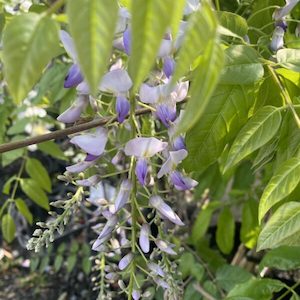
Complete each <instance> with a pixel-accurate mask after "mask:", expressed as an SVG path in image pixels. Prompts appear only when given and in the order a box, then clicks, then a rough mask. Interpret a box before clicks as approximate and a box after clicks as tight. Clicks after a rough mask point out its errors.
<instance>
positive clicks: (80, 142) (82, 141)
mask: <svg viewBox="0 0 300 300" xmlns="http://www.w3.org/2000/svg"><path fill="white" fill-rule="evenodd" d="M106 142H107V131H106V129H104V128H102V127H98V128H97V129H96V131H95V133H86V134H81V135H78V136H75V137H73V138H71V140H70V143H72V144H74V145H77V146H78V147H79V148H81V149H82V150H84V151H85V152H87V153H89V154H92V155H95V156H99V155H101V154H102V153H103V152H104V149H105V146H106Z"/></svg>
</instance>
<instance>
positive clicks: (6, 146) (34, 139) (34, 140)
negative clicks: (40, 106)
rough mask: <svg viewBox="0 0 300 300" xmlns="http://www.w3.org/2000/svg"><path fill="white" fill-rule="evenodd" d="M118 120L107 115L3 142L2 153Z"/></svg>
mask: <svg viewBox="0 0 300 300" xmlns="http://www.w3.org/2000/svg"><path fill="white" fill-rule="evenodd" d="M149 112H151V110H150V109H149V108H142V109H138V110H137V111H136V113H135V114H136V115H137V116H140V115H144V114H147V113H149ZM116 120H117V118H116V117H106V118H101V119H95V120H93V121H90V122H86V123H83V124H80V125H75V126H72V127H68V128H66V129H61V130H56V131H53V132H50V133H47V134H43V135H39V136H35V137H32V138H27V139H24V140H21V141H16V142H11V143H6V144H2V145H0V153H4V152H8V151H12V150H15V149H19V148H24V147H27V146H30V145H34V144H40V143H43V142H47V141H51V140H55V139H59V138H63V137H65V136H68V135H69V134H73V133H77V132H81V131H84V130H88V129H91V128H95V127H98V126H104V125H105V124H107V123H111V122H114V121H116Z"/></svg>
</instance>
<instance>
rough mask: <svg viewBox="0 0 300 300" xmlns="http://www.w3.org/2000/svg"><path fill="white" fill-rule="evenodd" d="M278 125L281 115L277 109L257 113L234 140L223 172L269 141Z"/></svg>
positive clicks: (262, 110) (265, 108)
mask: <svg viewBox="0 0 300 300" xmlns="http://www.w3.org/2000/svg"><path fill="white" fill-rule="evenodd" d="M280 123H281V114H280V110H279V109H278V108H276V107H273V106H265V107H263V108H261V109H260V110H259V111H257V113H256V114H255V115H254V116H253V117H252V118H251V119H250V120H249V121H248V123H247V124H246V125H245V126H244V127H243V128H242V129H241V131H240V132H239V134H238V135H237V137H236V139H235V140H234V142H233V144H232V146H231V148H230V151H229V153H228V158H227V162H226V165H225V168H224V172H226V171H227V170H228V169H229V168H232V167H233V166H235V165H236V164H238V163H239V162H240V161H241V160H242V159H244V158H245V157H247V156H248V155H249V154H251V153H252V152H254V151H255V150H257V149H259V148H260V147H262V146H263V145H265V144H266V143H267V142H268V141H270V140H271V139H272V137H273V136H274V135H275V134H276V132H277V130H278V129H279V127H280Z"/></svg>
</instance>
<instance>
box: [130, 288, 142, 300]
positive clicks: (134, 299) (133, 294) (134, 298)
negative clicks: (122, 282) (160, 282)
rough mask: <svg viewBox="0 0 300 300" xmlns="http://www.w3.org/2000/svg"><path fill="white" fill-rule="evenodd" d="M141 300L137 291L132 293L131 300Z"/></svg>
mask: <svg viewBox="0 0 300 300" xmlns="http://www.w3.org/2000/svg"><path fill="white" fill-rule="evenodd" d="M140 298H141V292H140V291H138V290H133V291H132V299H133V300H139V299H140Z"/></svg>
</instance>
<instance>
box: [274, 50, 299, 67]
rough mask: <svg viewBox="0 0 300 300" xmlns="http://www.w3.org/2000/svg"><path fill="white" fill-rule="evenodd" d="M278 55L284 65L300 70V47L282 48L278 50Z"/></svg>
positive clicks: (278, 60)
mask: <svg viewBox="0 0 300 300" xmlns="http://www.w3.org/2000/svg"><path fill="white" fill-rule="evenodd" d="M276 57H277V62H278V63H279V64H281V65H282V66H283V67H285V68H287V69H290V70H293V71H295V72H300V49H281V50H279V51H277V53H276Z"/></svg>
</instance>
